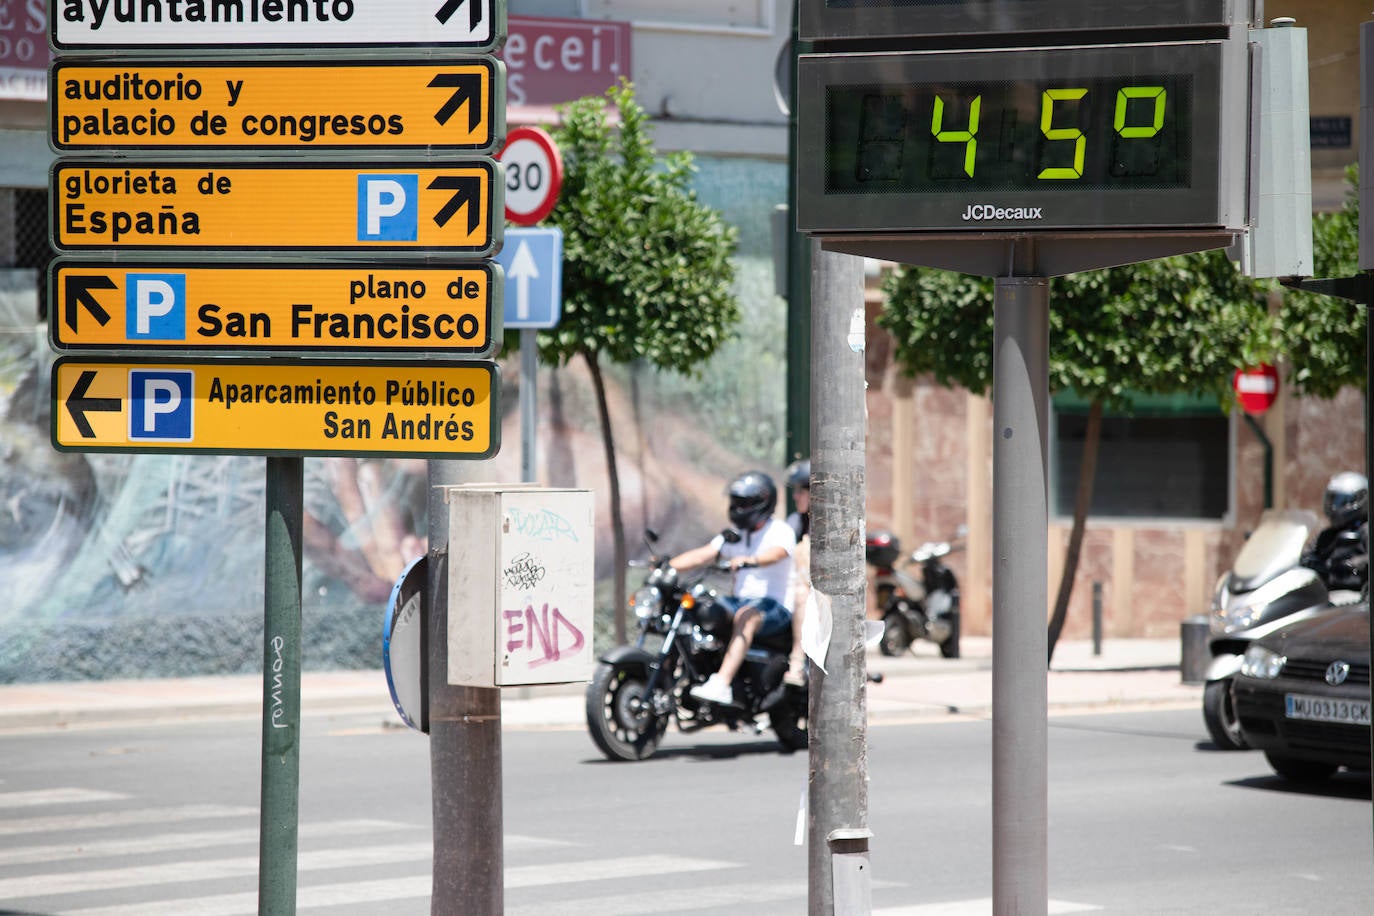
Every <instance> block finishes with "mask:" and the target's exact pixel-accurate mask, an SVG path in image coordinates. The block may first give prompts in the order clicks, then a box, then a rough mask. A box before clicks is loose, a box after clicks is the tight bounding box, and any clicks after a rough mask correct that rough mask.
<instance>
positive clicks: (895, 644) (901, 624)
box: [878, 610, 911, 656]
mask: <svg viewBox="0 0 1374 916" xmlns="http://www.w3.org/2000/svg"><path fill="white" fill-rule="evenodd" d="M910 645H911V637H909V636H907V634H906V618H905V617H903V616H902V612H901V611H897V610H892V611H888V612H887V613H886V614H884V615H883V637H882V639H880V640H878V651H879V652H881V653H883V654H884V655H890V656H897V655H901V654H902V653H903V652H905V651H906V650H907V647H909V646H910Z"/></svg>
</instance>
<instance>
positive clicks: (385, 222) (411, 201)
mask: <svg viewBox="0 0 1374 916" xmlns="http://www.w3.org/2000/svg"><path fill="white" fill-rule="evenodd" d="M419 232H420V176H419V175H359V176H358V241H360V242H413V241H415V240H416V237H417V236H418V235H419Z"/></svg>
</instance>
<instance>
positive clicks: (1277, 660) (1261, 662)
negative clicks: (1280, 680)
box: [1240, 645, 1288, 681]
mask: <svg viewBox="0 0 1374 916" xmlns="http://www.w3.org/2000/svg"><path fill="white" fill-rule="evenodd" d="M1287 661H1288V659H1287V658H1286V657H1285V656H1282V655H1280V654H1279V653H1277V652H1273V651H1270V650H1269V649H1266V648H1264V646H1261V645H1251V646H1250V647H1249V648H1248V649H1246V650H1245V657H1244V658H1243V659H1241V663H1240V673H1241V674H1243V675H1245V676H1246V677H1256V678H1259V679H1260V680H1264V681H1272V680H1273V679H1274V678H1276V677H1278V676H1279V674H1280V673H1281V672H1282V671H1283V666H1284V663H1286V662H1287Z"/></svg>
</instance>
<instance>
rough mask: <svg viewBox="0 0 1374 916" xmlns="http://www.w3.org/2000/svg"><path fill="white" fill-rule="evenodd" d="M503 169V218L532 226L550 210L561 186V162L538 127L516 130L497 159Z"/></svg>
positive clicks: (546, 135) (548, 138) (550, 143)
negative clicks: (504, 209)
mask: <svg viewBox="0 0 1374 916" xmlns="http://www.w3.org/2000/svg"><path fill="white" fill-rule="evenodd" d="M496 158H497V159H499V160H500V161H501V164H502V165H503V166H505V168H506V219H507V221H509V222H512V223H516V224H517V225H521V226H533V225H534V224H535V223H537V222H539V221H540V220H541V219H543V218H544V217H546V216H548V215H549V213H551V212H552V211H553V205H554V203H556V202H557V200H558V189H559V188H561V187H562V186H563V160H562V158H561V157H560V156H559V155H558V147H556V146H554V145H553V139H552V138H551V137H550V136H549V135H548V134H547V133H546V132H545V131H543V130H541V129H540V128H538V127H517V128H515V129H514V130H512V131H511V132H510V133H509V134H507V135H506V145H505V146H504V147H502V149H501V153H500V155H498V156H497V157H496Z"/></svg>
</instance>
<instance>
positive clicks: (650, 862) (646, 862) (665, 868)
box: [505, 855, 740, 889]
mask: <svg viewBox="0 0 1374 916" xmlns="http://www.w3.org/2000/svg"><path fill="white" fill-rule="evenodd" d="M739 867H740V865H739V864H738V863H736V862H713V861H711V860H709V859H688V858H685V857H680V856H665V855H653V856H632V857H628V858H622V859H604V860H600V861H588V862H559V863H557V864H548V865H521V866H519V867H518V868H508V869H506V876H505V877H506V887H507V889H509V888H518V887H542V886H544V885H548V884H571V883H572V882H574V881H605V880H610V879H614V878H634V877H636V876H638V875H649V874H653V875H666V874H674V873H684V874H685V873H686V872H692V871H715V870H717V869H723V868H739Z"/></svg>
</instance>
